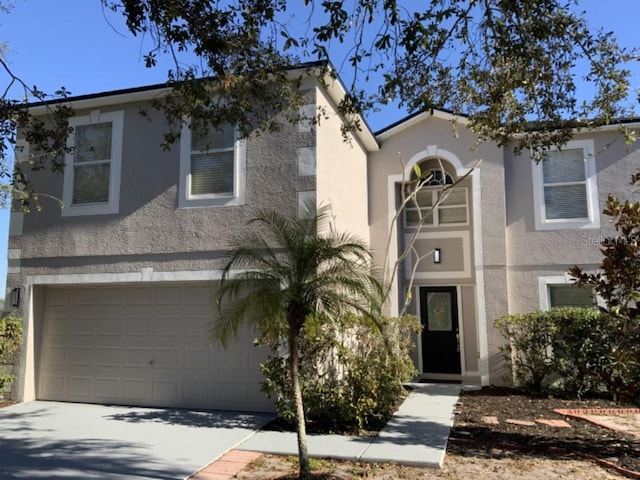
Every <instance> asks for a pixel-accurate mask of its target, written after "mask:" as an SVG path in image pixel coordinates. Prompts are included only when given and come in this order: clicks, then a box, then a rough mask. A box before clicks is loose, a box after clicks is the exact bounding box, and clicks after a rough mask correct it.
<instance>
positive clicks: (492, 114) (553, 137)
mask: <svg viewBox="0 0 640 480" xmlns="http://www.w3.org/2000/svg"><path fill="white" fill-rule="evenodd" d="M100 2H101V3H102V5H103V6H104V8H105V9H111V10H113V11H114V12H120V13H121V14H122V15H123V19H124V21H125V23H126V26H127V28H128V29H129V31H130V32H131V33H132V34H133V35H136V36H140V37H144V38H145V39H151V41H152V47H151V48H150V49H149V50H148V51H147V52H146V53H145V54H144V59H145V63H146V65H147V66H148V67H149V68H154V67H157V65H158V59H159V57H161V56H164V55H169V56H170V58H172V59H173V63H174V67H173V68H172V69H171V70H170V71H169V72H168V78H167V80H168V82H167V84H168V86H171V87H173V88H174V89H173V90H172V91H171V92H170V93H168V95H167V96H166V97H165V98H163V99H162V100H161V101H159V102H156V103H155V105H153V106H155V107H157V108H162V109H163V110H164V112H165V113H166V115H167V118H168V120H169V122H170V125H171V128H170V130H169V131H168V132H166V135H165V143H164V146H165V147H168V146H169V145H170V144H171V143H173V142H175V141H176V140H177V138H178V137H179V133H180V127H181V122H182V121H183V119H184V118H185V117H191V118H193V119H196V120H206V121H205V122H197V124H198V125H200V124H204V125H205V126H207V125H208V126H216V125H220V124H222V123H227V122H231V123H235V124H237V125H238V126H239V127H240V128H241V130H242V131H243V132H244V133H245V134H248V133H249V132H252V131H255V130H256V127H258V128H259V129H262V130H264V129H274V128H277V127H278V124H277V122H278V121H282V120H284V121H295V120H298V118H297V115H298V113H297V112H298V111H299V110H298V108H297V106H299V105H300V104H301V103H303V101H304V100H303V98H302V96H301V92H300V90H299V89H298V86H299V81H300V80H301V79H302V78H303V77H304V72H305V70H306V68H297V69H292V67H293V66H298V67H301V66H302V67H307V68H314V69H315V72H314V73H315V74H318V73H323V72H322V71H323V70H324V73H325V74H326V75H325V77H324V78H329V77H328V76H327V75H332V74H334V73H335V72H334V69H333V68H331V67H330V66H329V65H328V64H327V63H325V62H326V61H327V60H329V58H330V56H331V55H332V54H333V53H334V50H335V47H339V48H340V49H341V50H342V51H346V52H348V53H346V55H345V56H344V58H337V60H339V62H338V63H337V64H336V65H338V70H339V71H340V73H341V74H342V76H343V77H344V78H348V79H349V83H348V85H347V86H346V89H347V96H346V97H345V98H344V100H343V101H342V102H341V104H340V105H339V107H340V109H341V111H342V112H343V113H354V112H355V113H366V112H367V111H368V110H370V109H372V108H375V107H376V106H379V105H381V104H384V103H387V102H396V103H398V104H399V105H400V106H401V107H403V108H405V109H407V110H408V111H429V110H431V109H434V108H438V109H446V110H449V111H451V112H452V113H454V114H458V115H466V116H468V117H469V126H470V128H471V129H472V130H474V131H475V132H476V133H477V134H478V135H479V138H480V141H483V140H492V141H495V142H497V143H498V144H500V145H503V144H505V143H506V142H507V141H509V140H510V139H512V138H513V136H514V135H518V139H519V143H518V147H517V148H518V149H523V148H534V149H544V148H546V147H549V146H552V145H557V146H559V145H562V144H563V143H565V142H566V141H567V140H568V138H570V136H571V134H572V129H573V128H576V127H597V126H600V125H606V124H611V123H613V122H615V121H616V119H619V118H621V117H625V116H629V115H630V114H631V113H630V111H629V110H628V109H627V107H628V106H629V103H630V96H631V90H630V86H629V78H630V72H629V69H628V68H627V67H628V65H629V62H631V61H637V60H638V55H637V52H636V51H635V50H633V51H629V50H625V49H624V48H621V47H620V46H619V45H618V44H617V42H616V38H615V35H614V34H613V33H612V32H606V31H595V30H593V29H592V28H591V27H590V26H589V25H587V23H586V21H585V19H584V12H581V11H580V7H581V4H580V3H579V2H578V0H425V1H421V2H417V1H411V0H323V1H311V0H289V1H286V0H218V1H212V0H100ZM585 3H586V2H585ZM583 4H584V3H583ZM10 6H11V1H10V0H4V1H3V0H0V8H2V9H4V10H6V9H8V8H10ZM7 40H8V41H9V42H10V40H11V39H7ZM1 52H2V48H0V53H1ZM318 61H320V62H321V63H317V62H318ZM309 62H311V63H309ZM1 70H4V72H5V73H6V74H7V75H5V77H6V78H8V82H7V84H6V85H3V88H4V90H3V94H2V97H0V160H2V162H1V163H0V165H2V166H1V167H0V176H2V177H3V178H4V179H5V180H9V181H11V182H13V184H14V186H15V187H16V189H15V190H14V191H17V192H19V193H20V194H21V195H24V196H23V200H24V203H25V205H27V204H28V203H29V201H30V200H32V199H33V198H34V196H33V195H32V194H31V193H30V191H29V186H28V179H27V178H26V176H25V174H24V172H21V171H18V172H17V173H16V174H15V175H13V174H12V170H11V169H10V168H9V167H8V162H7V158H8V156H9V154H10V153H11V150H12V149H13V147H14V145H15V140H16V138H15V130H16V127H18V126H20V127H22V128H23V131H25V132H26V133H27V137H28V138H27V140H28V141H29V142H30V143H31V145H32V150H33V151H35V152H36V154H35V155H30V161H31V164H30V167H31V168H35V169H40V168H51V169H53V170H54V171H61V170H62V169H63V168H64V153H65V152H66V148H67V147H66V143H65V141H64V138H65V137H66V135H67V134H68V133H69V130H68V127H67V125H66V120H67V119H68V117H69V116H70V115H72V114H73V112H72V111H71V109H69V108H67V107H65V106H64V105H63V104H54V105H50V113H51V115H50V120H49V121H47V122H46V123H43V122H41V121H39V120H34V119H33V118H32V117H31V116H30V115H29V112H28V109H27V102H33V101H34V100H35V101H38V100H49V99H51V98H60V97H62V98H64V97H65V96H67V95H68V92H67V91H66V90H65V89H64V88H61V89H60V90H59V91H58V92H55V94H52V96H49V95H48V94H47V93H45V92H42V91H40V90H39V89H38V88H37V87H35V86H32V84H30V83H26V82H23V81H22V80H21V79H20V78H19V77H18V76H17V75H14V73H13V72H11V70H10V68H9V66H8V64H7V63H6V61H5V60H4V59H3V58H2V56H1V55H0V71H1ZM37 80H38V79H29V81H35V82H37ZM583 84H584V85H585V86H584V88H583V89H581V90H580V91H579V88H578V87H579V86H581V85H583ZM16 86H19V87H20V89H21V91H22V92H23V95H22V96H21V97H20V98H12V97H11V96H10V93H12V92H16V91H17V90H16ZM18 90H19V89H18ZM584 90H587V91H590V92H592V95H591V96H590V97H589V98H586V99H584V100H583V95H582V92H583V91H584ZM275 111H278V112H286V113H287V115H285V116H284V117H283V116H280V117H275V116H274V115H273V112H275ZM345 118H358V117H357V116H349V115H347V116H346V117H345ZM532 126H535V129H533V128H532ZM354 128H359V125H358V124H357V123H350V124H345V129H346V130H349V129H354ZM625 134H626V135H627V140H628V141H632V140H634V139H635V137H634V136H633V133H632V132H630V131H625Z"/></svg>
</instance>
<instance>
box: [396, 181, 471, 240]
mask: <svg viewBox="0 0 640 480" xmlns="http://www.w3.org/2000/svg"><path fill="white" fill-rule="evenodd" d="M427 174H431V175H432V176H431V180H430V181H428V182H427V183H426V184H425V186H424V187H422V189H420V191H418V192H417V193H416V198H415V201H410V202H409V203H408V204H407V206H406V207H405V215H404V219H405V226H406V227H407V228H415V227H417V226H418V225H419V224H420V222H421V220H420V219H421V218H422V223H421V226H422V227H437V226H447V225H465V224H467V223H468V213H467V204H468V200H467V189H466V188H463V187H455V188H451V187H450V185H452V184H453V179H452V178H451V176H450V175H449V174H448V173H444V175H443V172H442V171H441V170H432V171H429V172H427ZM410 188H411V187H409V190H410Z"/></svg>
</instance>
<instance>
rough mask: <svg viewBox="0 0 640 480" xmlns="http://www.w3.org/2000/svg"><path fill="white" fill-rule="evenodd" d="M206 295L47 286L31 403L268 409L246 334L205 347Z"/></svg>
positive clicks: (163, 288)
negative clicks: (34, 396) (35, 395)
mask: <svg viewBox="0 0 640 480" xmlns="http://www.w3.org/2000/svg"><path fill="white" fill-rule="evenodd" d="M214 293H215V292H214V287H212V286H211V285H210V284H209V285H207V284H189V285H174V284H167V285H165V284H163V285H153V286H137V285H118V286H100V287H83V286H74V287H64V288H61V287H60V288H59V287H48V288H47V289H46V290H45V295H44V306H43V307H44V308H43V312H42V313H43V315H42V318H41V322H40V332H41V337H40V338H41V347H40V352H41V355H40V361H39V382H38V398H40V399H46V400H64V401H73V402H88V403H107V404H110V403H111V404H123V405H143V406H162V407H189V408H209V409H226V410H255V411H265V410H273V406H272V404H271V403H270V402H269V401H267V399H266V397H265V395H264V394H263V393H262V392H260V382H261V381H262V376H261V374H260V367H259V364H260V362H262V361H263V360H264V358H265V357H266V353H267V352H266V351H265V350H266V349H264V348H257V347H255V346H253V344H252V340H253V337H254V336H255V333H251V334H249V333H246V332H245V334H243V335H241V339H240V341H239V342H234V341H231V342H230V344H229V346H228V347H227V349H226V350H225V349H223V348H222V347H220V346H218V345H215V346H211V345H210V343H209V341H208V333H209V327H210V324H211V323H210V322H211V318H212V315H213V310H214V306H213V305H214V303H213V299H214Z"/></svg>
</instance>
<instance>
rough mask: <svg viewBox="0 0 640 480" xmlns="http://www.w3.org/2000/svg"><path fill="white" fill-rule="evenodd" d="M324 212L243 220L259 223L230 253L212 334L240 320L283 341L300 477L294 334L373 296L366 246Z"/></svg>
mask: <svg viewBox="0 0 640 480" xmlns="http://www.w3.org/2000/svg"><path fill="white" fill-rule="evenodd" d="M328 213H329V210H328V208H326V207H325V208H320V209H319V210H318V212H317V213H315V214H312V215H311V219H308V218H307V219H304V218H303V219H300V218H289V217H287V216H285V215H282V214H280V213H278V212H275V211H265V210H262V211H258V212H257V215H256V217H255V218H254V219H252V220H251V221H250V224H256V225H257V226H260V227H262V228H260V229H258V230H256V231H255V232H254V233H253V234H250V235H248V236H245V237H244V238H243V239H241V240H240V241H239V242H237V243H236V245H234V248H233V250H232V251H231V253H230V254H229V257H228V261H227V264H226V266H225V268H224V270H223V275H222V282H221V286H220V291H219V294H218V310H219V315H218V319H217V321H216V322H215V323H214V326H213V331H212V337H213V339H214V340H218V341H220V342H221V343H222V345H223V346H225V345H226V342H227V341H228V339H229V337H230V336H231V335H237V332H238V328H239V326H240V325H241V324H243V323H246V324H253V325H255V326H257V327H258V328H259V330H260V332H261V333H262V335H264V336H265V337H266V338H267V339H269V338H270V339H277V338H283V337H286V338H287V344H288V347H289V358H288V367H289V375H290V380H291V385H292V387H293V397H294V404H295V409H296V432H297V436H298V457H299V460H300V479H307V478H309V476H310V470H309V456H308V452H307V438H306V428H305V416H304V407H303V399H302V391H301V387H300V377H299V370H298V365H299V340H300V335H301V332H302V331H303V329H304V328H305V326H308V325H309V322H322V321H330V320H333V319H337V318H339V317H340V316H341V315H343V314H344V313H346V312H347V311H353V310H355V311H359V312H364V313H369V312H370V311H371V310H370V308H372V307H373V305H375V302H374V301H373V300H374V298H377V297H376V296H375V294H377V293H379V286H378V283H377V282H376V280H375V279H374V278H373V277H372V276H371V275H370V267H371V254H370V252H369V250H368V249H367V247H366V246H365V245H364V244H363V243H362V242H361V241H360V240H359V239H357V238H356V237H354V236H352V235H348V234H341V233H337V232H335V231H334V230H333V228H331V225H330V224H329V222H328V221H327V219H328Z"/></svg>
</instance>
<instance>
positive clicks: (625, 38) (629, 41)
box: [0, 0, 640, 291]
mask: <svg viewBox="0 0 640 480" xmlns="http://www.w3.org/2000/svg"><path fill="white" fill-rule="evenodd" d="M293 1H300V2H301V1H302V0H293ZM414 1H415V0H414ZM579 8H581V9H584V10H586V11H587V19H588V21H589V24H590V25H592V26H593V28H594V29H598V28H600V27H602V28H604V29H606V30H613V31H614V32H615V34H616V36H617V37H618V40H619V43H620V44H621V45H624V46H628V47H632V46H634V45H640V39H638V37H637V20H638V19H639V18H640V2H639V1H636V0H608V1H606V2H602V1H598V0H583V1H582V2H580V7H579ZM2 41H7V42H9V53H8V61H9V64H10V66H11V68H12V69H13V71H14V73H15V74H17V75H18V76H20V77H21V78H22V79H23V80H25V81H26V82H27V83H29V84H35V85H37V86H38V87H39V88H40V89H41V90H44V91H47V92H52V91H55V90H56V89H58V88H59V87H61V86H63V85H64V86H65V87H66V88H67V90H69V91H70V92H71V93H72V94H73V95H82V94H87V93H96V92H102V91H108V90H116V89H120V88H129V87H136V86H141V85H149V84H154V83H161V82H163V81H165V80H166V71H167V68H169V64H168V63H166V64H164V65H163V64H161V65H160V67H159V68H154V69H147V68H145V66H144V62H143V60H142V55H143V53H145V52H146V50H145V48H144V46H145V43H144V40H143V39H141V38H135V37H132V36H131V35H130V34H129V33H128V31H127V30H126V27H125V25H124V22H123V20H122V17H121V16H120V15H114V14H113V13H111V12H104V11H103V9H102V7H101V5H100V1H99V0H15V1H14V8H13V10H12V11H11V12H10V13H8V14H4V13H0V42H2ZM334 62H338V60H335V59H334ZM637 70H638V75H636V77H635V80H636V85H635V87H640V68H638V69H637ZM0 80H1V81H2V82H4V81H5V79H4V78H3V77H1V76H0ZM2 88H3V89H4V84H2ZM406 113H407V112H403V111H400V110H396V109H393V108H387V109H385V110H383V111H381V112H379V113H377V114H373V115H371V116H368V117H367V121H368V123H369V124H370V126H371V127H372V128H373V129H374V130H378V129H380V128H382V127H384V126H386V125H388V124H390V123H393V122H394V121H396V120H399V119H401V118H402V117H403V116H404V115H406ZM7 227H8V213H7V212H6V211H3V212H0V289H1V290H0V291H3V290H4V281H5V277H6V260H4V259H6V248H7V240H6V239H7Z"/></svg>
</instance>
